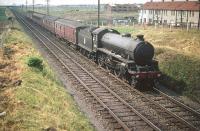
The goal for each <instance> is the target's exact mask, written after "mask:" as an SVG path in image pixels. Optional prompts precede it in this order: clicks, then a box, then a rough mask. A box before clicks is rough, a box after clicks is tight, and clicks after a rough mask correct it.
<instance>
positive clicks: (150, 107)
mask: <svg viewBox="0 0 200 131" xmlns="http://www.w3.org/2000/svg"><path fill="white" fill-rule="evenodd" d="M16 15H17V14H16ZM18 19H19V20H20V21H21V22H22V23H23V24H24V25H25V26H27V28H28V29H29V30H31V32H32V33H33V34H34V35H35V37H37V39H39V40H40V41H41V42H42V43H43V44H44V46H46V48H47V49H49V51H50V52H51V53H52V54H53V55H54V56H55V57H56V58H57V59H58V60H59V62H60V63H62V64H63V66H64V67H65V68H66V73H67V74H68V76H69V77H70V78H71V80H72V81H73V82H72V83H76V84H77V85H80V87H82V89H84V90H86V92H87V94H89V95H88V96H89V97H93V98H95V101H96V102H94V103H98V104H100V105H101V106H100V107H99V108H98V110H103V111H106V112H108V114H110V116H112V119H113V120H115V121H114V122H113V123H114V125H115V126H113V127H116V128H114V129H124V130H191V129H192V130H198V129H200V127H199V121H200V120H199V115H198V113H197V112H195V111H193V110H192V111H191V110H190V108H188V107H187V108H184V107H185V106H180V103H179V106H180V107H181V108H184V110H185V111H187V112H188V113H190V115H185V116H186V117H189V119H186V118H182V116H180V115H177V113H176V112H173V111H172V110H170V109H169V108H166V107H165V105H162V104H161V103H162V102H160V103H159V102H158V101H156V97H155V98H152V97H153V96H151V97H150V96H148V95H144V94H143V93H141V92H139V91H137V90H134V89H132V90H131V91H132V92H131V94H133V96H134V97H133V98H130V99H127V98H125V96H124V95H121V94H123V92H120V91H119V92H118V93H116V92H114V91H112V89H114V88H117V87H119V88H121V87H123V88H131V87H130V86H129V85H128V84H126V83H124V82H123V81H121V80H119V79H117V78H115V77H114V76H112V75H110V76H112V77H111V78H109V80H105V79H107V77H106V76H105V77H102V76H100V74H95V76H94V75H93V73H91V72H90V71H88V69H87V70H86V67H87V66H88V64H87V62H82V63H78V62H77V61H75V60H74V59H78V58H76V57H75V55H74V56H73V53H68V54H67V53H66V52H65V51H64V50H63V48H62V45H60V44H55V42H56V41H55V40H53V38H50V37H49V38H48V37H47V34H45V32H42V31H41V30H39V29H37V28H36V27H35V26H33V25H31V24H30V23H27V22H26V21H25V20H24V18H23V17H22V16H18ZM65 49H66V48H65ZM68 50H69V49H68ZM72 57H74V58H73V59H72ZM82 61H83V60H82ZM80 62H81V60H80ZM102 73H105V75H106V72H104V71H102ZM98 75H99V76H98ZM101 75H102V74H101ZM97 78H98V79H97ZM115 90H116V89H115ZM160 94H162V93H160ZM150 98H151V99H150ZM168 100H170V99H168ZM168 102H169V101H168ZM170 102H171V101H170ZM174 103H175V104H177V102H174ZM173 106H176V105H173ZM195 113H197V114H195ZM154 115H155V116H154ZM161 116H162V117H163V118H159V117H161ZM183 116H184V115H183ZM191 118H195V119H193V121H191V120H192V119H191ZM116 125H118V126H116Z"/></svg>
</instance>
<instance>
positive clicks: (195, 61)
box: [133, 27, 200, 102]
mask: <svg viewBox="0 0 200 131" xmlns="http://www.w3.org/2000/svg"><path fill="white" fill-rule="evenodd" d="M136 30H137V31H135V32H133V35H136V34H144V36H145V39H146V40H147V41H149V42H151V43H152V44H153V45H154V46H155V48H156V56H155V58H156V59H158V61H159V66H160V70H161V71H162V72H163V73H164V75H165V77H163V79H162V80H161V81H162V82H163V83H164V84H165V85H167V86H168V87H171V88H173V89H174V90H176V91H177V92H179V93H183V94H185V95H186V96H189V97H190V98H192V99H193V100H196V101H198V102H200V85H199V82H200V32H199V31H197V30H190V31H189V32H187V31H186V30H181V29H173V30H172V31H170V30H169V29H165V28H164V29H162V28H160V29H155V28H152V27H147V29H146V30H144V29H142V28H138V29H136Z"/></svg>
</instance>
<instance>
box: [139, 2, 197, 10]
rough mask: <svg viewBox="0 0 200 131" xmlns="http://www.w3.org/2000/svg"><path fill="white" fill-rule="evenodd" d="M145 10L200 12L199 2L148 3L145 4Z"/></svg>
mask: <svg viewBox="0 0 200 131" xmlns="http://www.w3.org/2000/svg"><path fill="white" fill-rule="evenodd" d="M143 9H145V10H193V11H197V10H200V3H199V2H198V1H174V2H147V3H145V4H144V6H143Z"/></svg>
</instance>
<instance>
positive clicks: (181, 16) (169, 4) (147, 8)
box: [139, 0, 200, 27]
mask: <svg viewBox="0 0 200 131" xmlns="http://www.w3.org/2000/svg"><path fill="white" fill-rule="evenodd" d="M199 22H200V1H188V0H186V1H180V0H179V1H174V0H171V1H164V0H162V1H159V2H153V1H152V0H151V1H150V2H147V3H145V4H144V5H143V7H142V8H141V10H140V14H139V23H141V24H154V23H159V24H168V25H169V24H173V25H175V26H179V25H187V23H190V25H193V26H196V27H197V26H198V25H199Z"/></svg>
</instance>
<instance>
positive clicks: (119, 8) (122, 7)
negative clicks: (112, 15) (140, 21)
mask: <svg viewBox="0 0 200 131" xmlns="http://www.w3.org/2000/svg"><path fill="white" fill-rule="evenodd" d="M104 10H105V11H112V12H130V11H138V10H139V7H138V6H137V5H136V4H113V5H111V4H107V5H105V6H104Z"/></svg>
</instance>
